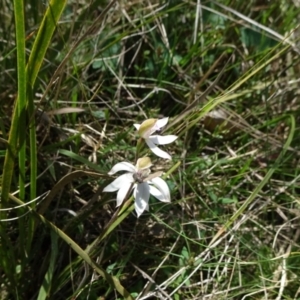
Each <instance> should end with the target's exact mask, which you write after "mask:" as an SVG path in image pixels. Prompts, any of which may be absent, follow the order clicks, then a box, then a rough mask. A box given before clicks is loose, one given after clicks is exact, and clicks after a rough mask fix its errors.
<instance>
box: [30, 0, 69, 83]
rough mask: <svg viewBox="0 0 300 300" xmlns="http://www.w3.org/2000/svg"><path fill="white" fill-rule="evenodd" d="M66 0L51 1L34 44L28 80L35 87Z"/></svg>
mask: <svg viewBox="0 0 300 300" xmlns="http://www.w3.org/2000/svg"><path fill="white" fill-rule="evenodd" d="M66 3H67V1H66V0H52V1H50V3H49V6H48V8H47V11H46V13H45V15H44V18H43V21H42V23H41V26H40V28H39V31H38V33H37V37H36V40H35V42H34V44H33V47H32V51H31V53H30V56H29V60H28V65H27V76H28V82H29V84H30V85H31V86H32V87H33V85H34V83H35V80H36V77H37V74H38V72H39V70H40V68H41V65H42V63H43V60H44V57H45V54H46V51H47V49H48V47H49V45H50V42H51V38H52V35H53V33H54V30H55V29H56V26H57V23H58V20H59V18H60V16H61V14H62V12H63V10H64V8H65V5H66Z"/></svg>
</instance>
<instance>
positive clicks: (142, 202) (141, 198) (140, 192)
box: [134, 182, 150, 217]
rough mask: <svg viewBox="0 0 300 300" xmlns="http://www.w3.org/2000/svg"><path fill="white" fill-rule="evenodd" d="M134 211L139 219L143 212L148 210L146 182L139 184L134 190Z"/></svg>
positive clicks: (148, 195)
mask: <svg viewBox="0 0 300 300" xmlns="http://www.w3.org/2000/svg"><path fill="white" fill-rule="evenodd" d="M134 197H135V211H136V213H137V216H138V217H139V216H140V215H141V214H142V213H143V212H144V210H145V209H146V210H147V209H148V208H149V205H148V202H149V198H150V192H149V185H148V183H146V182H143V183H140V184H138V185H137V187H136V188H135V190H134Z"/></svg>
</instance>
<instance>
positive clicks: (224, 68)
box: [163, 54, 232, 131]
mask: <svg viewBox="0 0 300 300" xmlns="http://www.w3.org/2000/svg"><path fill="white" fill-rule="evenodd" d="M222 58H223V54H222V55H221V56H220V57H219V59H218V60H217V61H216V62H215V63H214V66H216V65H217V64H218V63H219V62H220V60H221V59H222ZM231 58H232V56H231V57H230V58H229V59H228V61H227V63H226V64H225V66H224V67H223V68H222V70H221V71H220V73H219V74H218V76H217V78H216V79H215V81H214V82H213V83H212V84H211V85H210V86H209V87H208V88H207V89H206V90H205V91H204V92H203V93H202V95H200V96H199V97H198V98H196V99H195V100H194V101H193V102H192V103H191V104H190V105H189V106H188V107H187V108H186V109H185V110H184V111H183V112H182V113H181V114H180V115H179V116H177V117H176V118H175V119H174V120H172V122H170V123H169V125H167V126H166V128H165V129H164V130H163V131H166V130H168V129H169V128H171V127H172V126H174V125H175V124H177V123H178V122H179V121H181V120H182V119H184V118H185V117H186V116H187V115H188V114H189V113H190V112H191V111H192V110H193V109H194V108H195V107H196V106H197V104H198V103H199V101H200V100H202V99H204V98H206V96H207V95H208V94H209V93H210V92H211V91H212V90H213V88H214V87H215V86H216V85H217V84H218V82H219V81H220V79H221V77H222V75H223V74H224V72H225V70H226V67H227V65H228V64H229V61H230V60H231ZM202 82H203V81H202V80H201V81H200V82H199V83H198V84H197V86H196V88H195V90H194V91H193V92H192V94H191V95H194V93H195V91H196V89H198V88H199V86H200V84H202Z"/></svg>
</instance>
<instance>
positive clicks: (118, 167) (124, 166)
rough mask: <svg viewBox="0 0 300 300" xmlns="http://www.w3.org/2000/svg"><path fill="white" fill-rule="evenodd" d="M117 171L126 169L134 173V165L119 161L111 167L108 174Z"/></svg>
mask: <svg viewBox="0 0 300 300" xmlns="http://www.w3.org/2000/svg"><path fill="white" fill-rule="evenodd" d="M119 171H128V172H130V173H134V172H135V167H134V165H132V164H130V163H128V162H125V161H123V162H120V163H117V164H116V165H114V166H113V167H112V169H111V170H110V171H109V172H108V175H113V174H115V173H117V172H119Z"/></svg>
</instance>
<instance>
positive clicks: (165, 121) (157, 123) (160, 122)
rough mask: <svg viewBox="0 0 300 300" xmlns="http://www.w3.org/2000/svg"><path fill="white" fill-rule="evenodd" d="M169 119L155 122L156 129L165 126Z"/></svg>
mask: <svg viewBox="0 0 300 300" xmlns="http://www.w3.org/2000/svg"><path fill="white" fill-rule="evenodd" d="M168 121H169V118H162V119H159V120H157V121H156V128H158V129H160V128H162V127H164V126H166V125H167V123H168Z"/></svg>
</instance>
